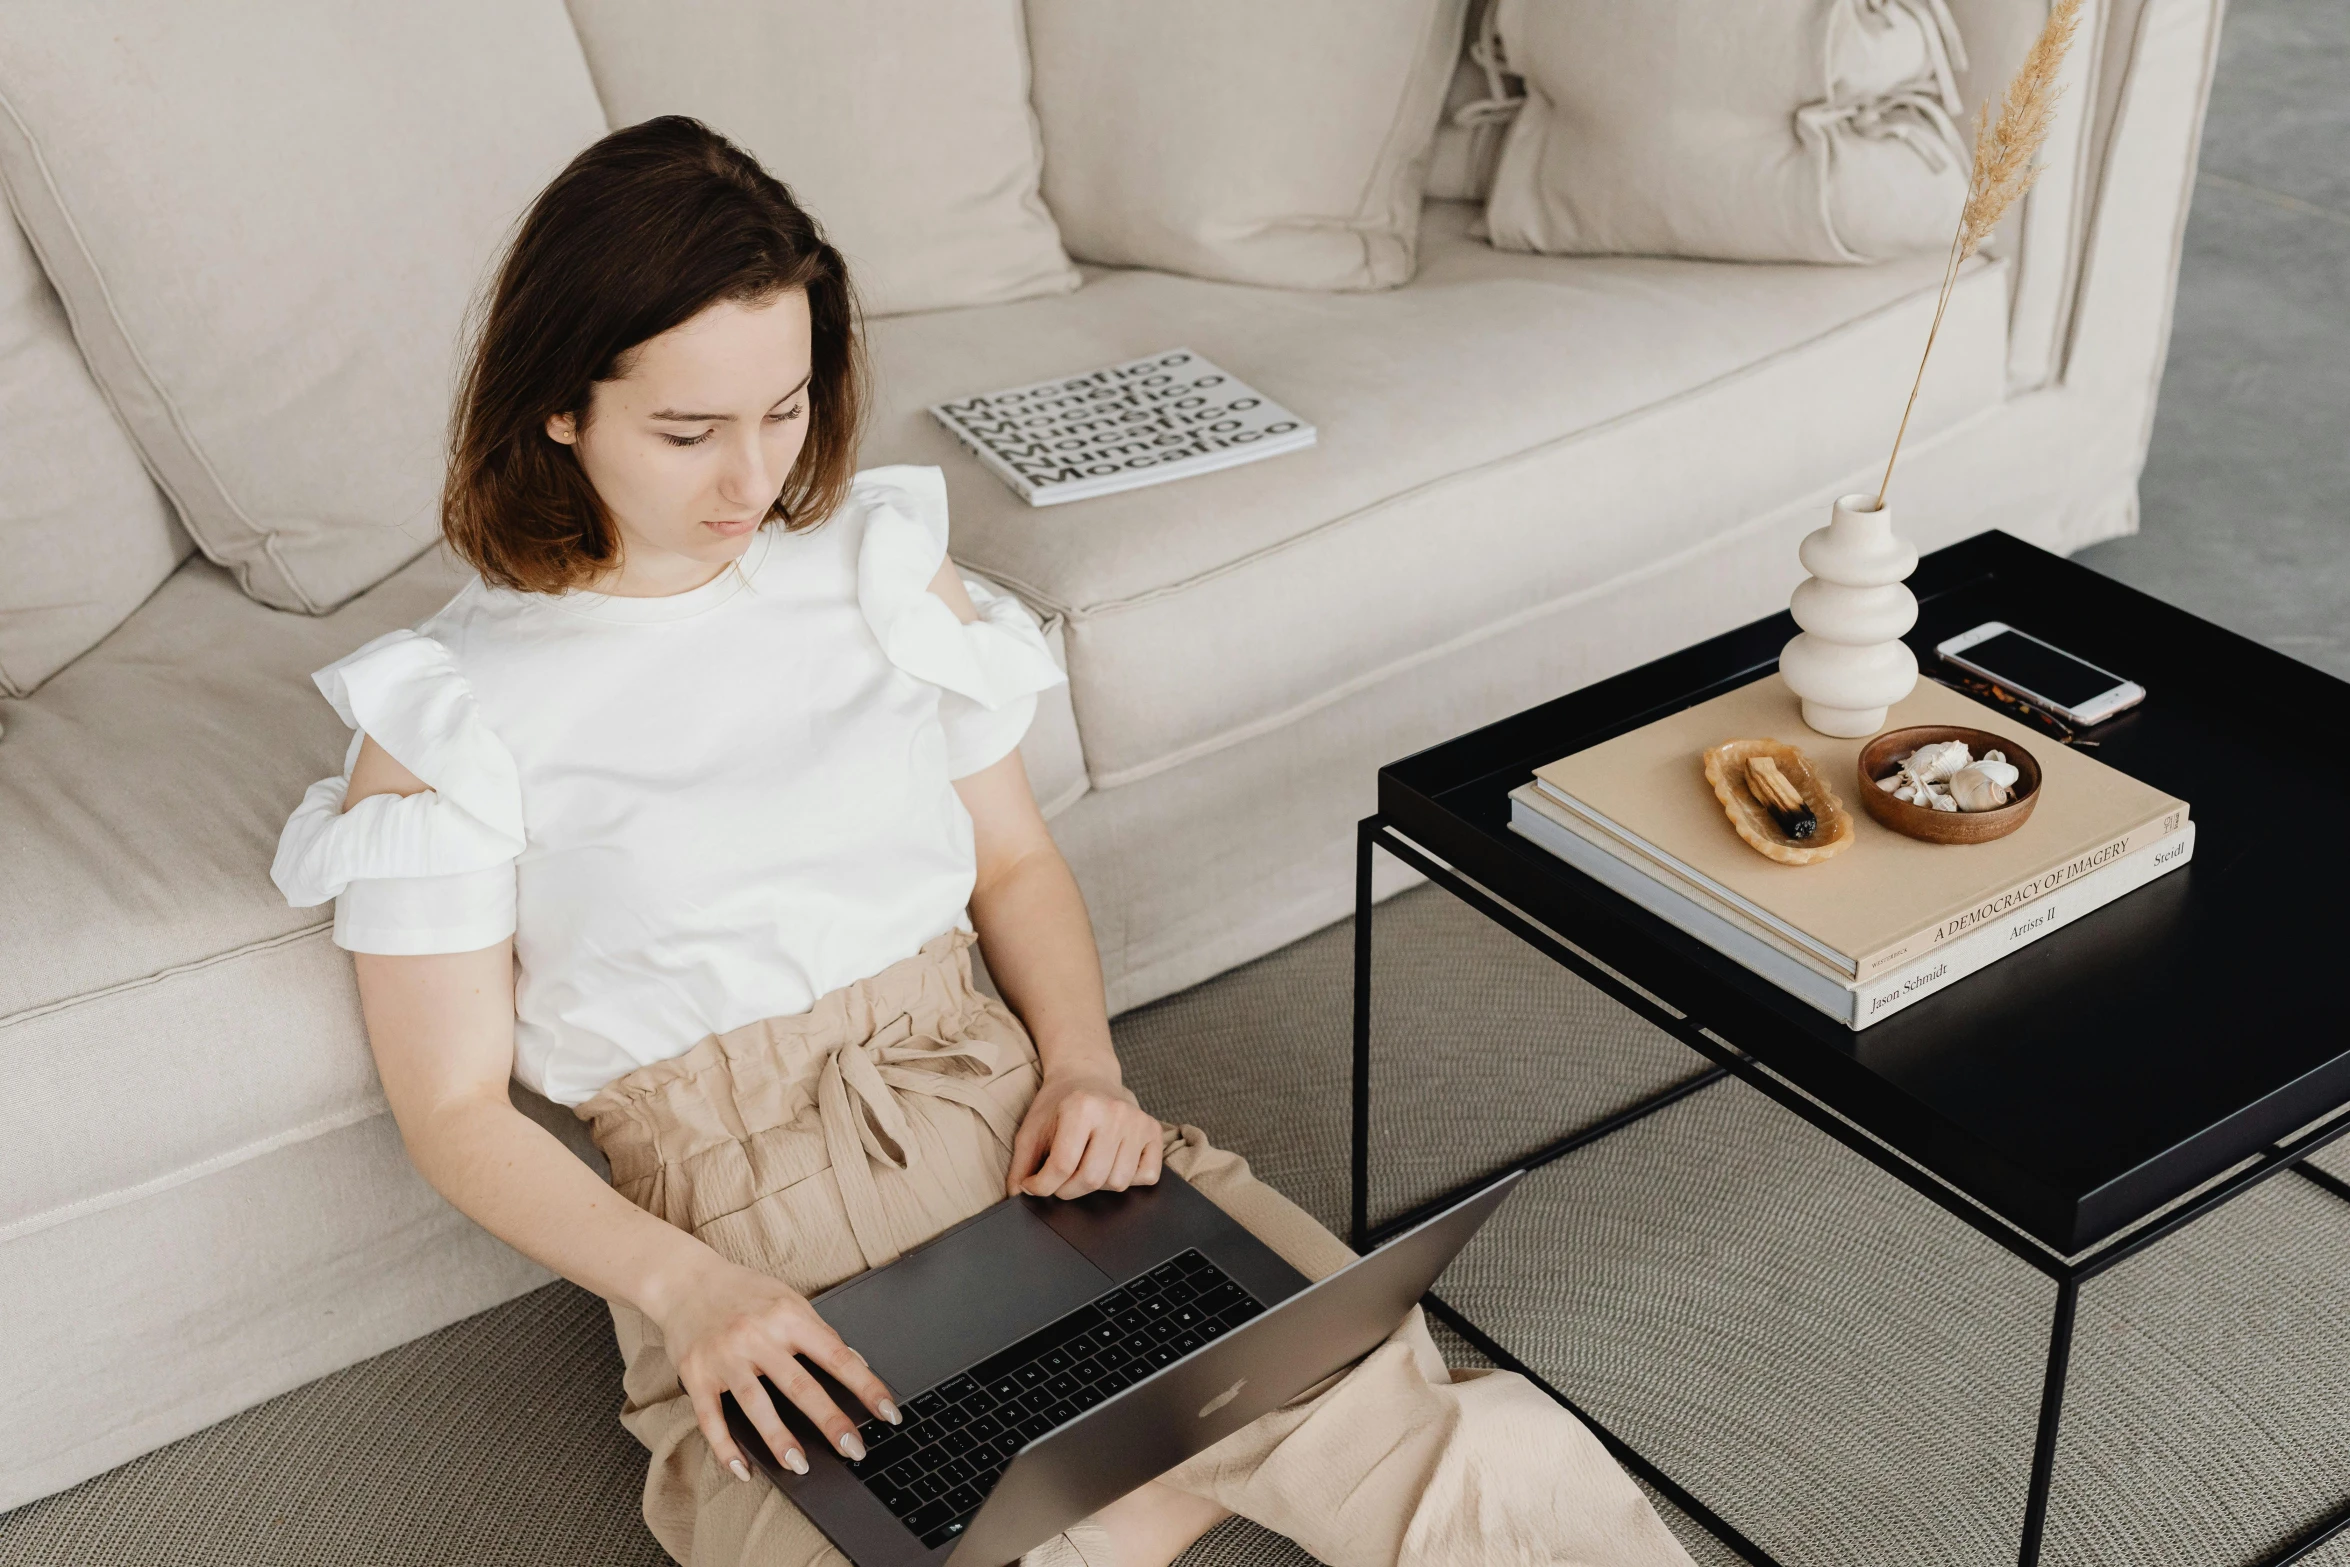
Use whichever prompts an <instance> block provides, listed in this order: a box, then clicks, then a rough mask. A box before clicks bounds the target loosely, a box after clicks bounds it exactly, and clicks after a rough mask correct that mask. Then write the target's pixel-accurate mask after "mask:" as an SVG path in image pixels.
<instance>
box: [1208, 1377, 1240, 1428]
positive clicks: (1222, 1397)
mask: <svg viewBox="0 0 2350 1567" xmlns="http://www.w3.org/2000/svg"><path fill="white" fill-rule="evenodd" d="M1246 1386H1248V1378H1246V1377H1242V1378H1241V1379H1240V1380H1239V1381H1237V1382H1235V1383H1233V1384H1232V1385H1231V1386H1230V1387H1228V1388H1226V1389H1225V1390H1224V1391H1223V1392H1221V1393H1218V1394H1217V1395H1216V1396H1215V1397H1214V1398H1211V1399H1209V1400H1208V1401H1207V1402H1206V1403H1204V1404H1202V1405H1200V1406H1199V1417H1200V1418H1201V1419H1202V1420H1205V1419H1207V1418H1208V1416H1210V1415H1212V1414H1214V1413H1215V1412H1216V1411H1217V1410H1219V1409H1222V1408H1223V1407H1224V1406H1225V1405H1226V1404H1229V1403H1231V1402H1232V1401H1233V1400H1234V1399H1236V1398H1238V1397H1239V1396H1240V1390H1241V1389H1242V1388H1244V1387H1246Z"/></svg>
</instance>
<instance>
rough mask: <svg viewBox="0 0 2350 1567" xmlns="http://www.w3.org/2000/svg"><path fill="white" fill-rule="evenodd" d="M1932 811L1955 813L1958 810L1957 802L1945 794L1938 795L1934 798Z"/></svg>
mask: <svg viewBox="0 0 2350 1567" xmlns="http://www.w3.org/2000/svg"><path fill="white" fill-rule="evenodd" d="M1934 809H1935V810H1937V811H1955V810H1957V809H1958V802H1957V801H1956V800H1953V799H1952V798H1951V797H1950V796H1948V795H1946V794H1938V795H1936V796H1934Z"/></svg>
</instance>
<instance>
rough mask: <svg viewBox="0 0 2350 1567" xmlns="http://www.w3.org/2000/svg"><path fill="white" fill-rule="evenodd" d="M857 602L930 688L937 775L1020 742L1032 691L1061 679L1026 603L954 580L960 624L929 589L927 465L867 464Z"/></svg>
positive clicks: (933, 544) (941, 484) (941, 505)
mask: <svg viewBox="0 0 2350 1567" xmlns="http://www.w3.org/2000/svg"><path fill="white" fill-rule="evenodd" d="M858 480H859V483H860V484H861V485H864V486H866V487H867V488H868V490H869V496H868V506H867V510H866V516H865V537H864V540H863V542H862V543H861V544H860V545H859V546H858V551H857V603H858V607H859V608H861V609H862V610H863V611H864V614H865V621H866V624H868V625H870V626H871V627H872V628H873V633H874V635H875V636H877V637H879V638H880V639H881V646H882V649H883V651H884V652H886V653H887V654H888V655H889V659H890V662H891V663H893V664H896V665H897V666H898V667H899V668H900V669H903V670H905V671H906V672H907V673H908V674H910V675H913V676H914V677H916V678H917V679H921V680H927V681H929V682H930V683H931V684H932V685H935V686H937V687H938V688H939V692H940V694H939V703H938V716H939V723H940V725H941V727H943V728H944V729H945V730H946V738H947V776H948V777H950V778H962V777H966V776H968V775H969V774H972V773H975V772H978V771H979V770H980V769H981V768H983V767H986V766H988V765H989V764H990V763H993V762H995V761H997V760H999V759H1001V758H1002V757H1004V756H1005V755H1007V754H1009V753H1010V751H1011V750H1012V748H1013V747H1014V746H1016V745H1018V744H1019V743H1020V739H1021V737H1022V736H1023V735H1025V734H1026V733H1027V732H1028V725H1029V721H1030V720H1031V719H1033V718H1034V717H1035V716H1036V695H1037V693H1038V692H1040V691H1044V690H1047V689H1049V688H1051V687H1053V686H1056V685H1062V684H1065V683H1066V682H1067V681H1068V678H1069V677H1068V676H1067V675H1065V674H1063V673H1062V672H1061V669H1060V666H1059V665H1058V664H1055V663H1054V662H1053V655H1052V652H1051V650H1050V649H1049V648H1048V647H1047V646H1046V645H1045V640H1044V631H1043V629H1042V628H1041V627H1039V626H1038V625H1037V623H1036V617H1035V616H1033V615H1031V614H1029V612H1028V610H1027V607H1026V606H1025V605H1023V604H1022V603H1021V602H1020V601H1019V600H1018V599H1016V598H1013V597H1012V596H1011V595H1010V594H1008V593H997V592H993V591H991V590H990V589H989V588H987V587H986V586H984V585H983V584H981V583H978V582H974V581H972V580H971V579H970V578H969V577H965V578H963V587H964V589H965V590H966V591H967V592H969V593H970V595H971V603H972V605H973V607H975V608H976V609H977V610H978V611H979V618H978V619H977V620H975V621H971V622H969V623H965V622H964V621H963V620H962V618H961V617H959V616H958V615H956V613H955V612H954V610H953V609H951V608H949V607H948V605H947V603H946V601H945V600H944V599H942V598H940V597H939V596H938V595H937V594H935V593H933V592H931V591H930V579H931V578H933V577H935V576H937V575H938V568H939V566H940V564H941V563H942V562H944V561H945V560H946V558H947V489H946V475H945V474H943V473H941V472H940V471H939V470H938V469H936V468H920V467H911V466H898V467H890V468H873V469H868V470H867V471H866V472H865V473H863V474H860V475H859V476H858Z"/></svg>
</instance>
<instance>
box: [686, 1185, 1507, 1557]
mask: <svg viewBox="0 0 2350 1567" xmlns="http://www.w3.org/2000/svg"><path fill="white" fill-rule="evenodd" d="M1524 1173H1525V1172H1524V1171H1522V1170H1513V1171H1511V1172H1510V1173H1509V1174H1507V1175H1504V1176H1502V1177H1500V1178H1499V1179H1497V1180H1495V1181H1494V1182H1493V1183H1492V1184H1490V1185H1488V1186H1486V1187H1484V1188H1482V1189H1480V1190H1479V1191H1478V1192H1476V1193H1475V1194H1474V1195H1472V1196H1470V1197H1467V1198H1464V1199H1462V1200H1461V1201H1460V1202H1458V1203H1456V1204H1454V1205H1452V1206H1451V1207H1449V1208H1447V1209H1445V1210H1444V1211H1443V1212H1441V1213H1439V1214H1437V1215H1436V1216H1435V1217H1433V1218H1430V1219H1428V1220H1426V1221H1425V1222H1423V1223H1421V1224H1419V1225H1416V1226H1414V1227H1413V1228H1412V1229H1410V1230H1408V1231H1406V1232H1404V1233H1403V1234H1401V1235H1398V1236H1396V1237H1395V1238H1394V1239H1392V1240H1390V1241H1389V1242H1388V1243H1387V1244H1386V1245H1384V1246H1382V1247H1380V1248H1379V1249H1378V1250H1376V1251H1374V1252H1371V1253H1370V1254H1368V1255H1367V1256H1364V1257H1362V1258H1359V1259H1357V1260H1356V1261H1354V1262H1352V1263H1350V1264H1348V1265H1347V1266H1346V1267H1345V1268H1342V1269H1341V1270H1339V1271H1338V1272H1336V1273H1333V1274H1331V1275H1330V1276H1329V1277H1327V1278H1325V1279H1322V1280H1321V1281H1319V1282H1308V1280H1307V1279H1306V1277H1305V1276H1304V1275H1303V1274H1301V1273H1299V1272H1298V1271H1297V1270H1296V1269H1294V1268H1292V1267H1291V1266H1289V1264H1288V1263H1286V1262H1283V1261H1282V1260H1281V1259H1280V1257H1278V1256H1277V1255H1275V1254H1274V1252H1273V1251H1272V1249H1271V1248H1269V1247H1268V1246H1266V1245H1265V1244H1264V1243H1263V1242H1262V1241H1260V1240H1258V1239H1257V1238H1256V1237H1255V1236H1253V1235H1251V1234H1250V1233H1249V1232H1248V1231H1246V1230H1244V1229H1242V1228H1241V1227H1240V1226H1239V1225H1238V1224H1237V1223H1235V1222H1234V1221H1233V1220H1232V1219H1230V1218H1229V1217H1227V1216H1226V1215H1225V1213H1224V1211H1223V1210H1222V1209H1221V1208H1218V1207H1217V1206H1216V1205H1215V1204H1214V1203H1212V1202H1210V1201H1208V1200H1207V1198H1205V1197H1203V1196H1201V1195H1200V1194H1199V1192H1198V1191H1196V1190H1195V1189H1193V1187H1192V1186H1191V1185H1190V1183H1189V1182H1187V1181H1185V1180H1184V1179H1183V1178H1182V1177H1180V1176H1178V1175H1177V1174H1175V1172H1174V1171H1172V1170H1168V1171H1164V1172H1162V1174H1161V1175H1160V1177H1159V1180H1158V1183H1157V1184H1156V1185H1153V1186H1141V1187H1135V1188H1133V1189H1132V1190H1129V1191H1125V1192H1096V1193H1094V1194H1093V1195H1091V1196H1087V1197H1080V1198H1077V1199H1075V1200H1074V1201H1069V1202H1062V1201H1057V1200H1053V1199H1042V1198H1034V1197H1018V1198H1012V1199H1009V1200H1007V1201H1004V1202H1001V1203H998V1204H996V1205H995V1206H994V1207H992V1208H989V1209H987V1210H986V1211H985V1212H982V1213H980V1214H978V1215H976V1216H975V1217H973V1218H971V1219H968V1220H966V1221H964V1222H963V1223H962V1224H959V1225H957V1226H956V1227H955V1228H953V1229H951V1230H948V1231H947V1232H945V1233H944V1234H942V1235H939V1236H937V1237H936V1238H934V1239H932V1240H931V1241H929V1242H927V1243H926V1244H924V1245H923V1246H922V1247H920V1248H919V1249H918V1250H915V1251H911V1252H908V1253H907V1254H906V1255H905V1256H903V1257H901V1258H899V1259H898V1260H897V1261H896V1262H893V1263H891V1264H890V1265H889V1266H888V1267H886V1268H876V1269H874V1270H873V1271H872V1272H870V1273H864V1274H860V1275H859V1276H858V1277H856V1278H854V1279H851V1280H849V1281H848V1282H847V1283H845V1284H842V1285H839V1286H838V1287H836V1288H834V1289H830V1290H827V1291H826V1292H825V1293H823V1294H822V1295H819V1296H817V1297H816V1298H815V1301H814V1304H815V1306H816V1309H817V1311H818V1312H819V1313H820V1314H821V1315H822V1316H823V1317H824V1319H825V1320H826V1321H827V1322H829V1323H831V1324H832V1326H833V1327H834V1328H835V1329H836V1330H837V1331H838V1332H839V1333H840V1335H841V1337H842V1338H844V1339H846V1340H847V1341H848V1342H849V1343H850V1344H851V1345H852V1346H854V1347H855V1348H856V1349H857V1350H859V1351H860V1352H861V1353H863V1354H864V1356H865V1358H866V1360H867V1361H868V1362H869V1363H870V1364H871V1365H872V1367H873V1370H874V1372H875V1373H876V1374H877V1375H878V1376H880V1378H881V1379H882V1381H884V1382H885V1383H887V1384H888V1385H889V1388H890V1390H891V1392H892V1393H894V1394H896V1395H897V1400H898V1406H899V1408H900V1410H901V1411H902V1412H903V1414H904V1417H905V1420H904V1424H903V1425H902V1426H891V1425H888V1424H886V1423H884V1422H882V1421H880V1420H876V1419H872V1418H870V1417H868V1418H867V1419H866V1420H865V1421H864V1422H863V1423H862V1424H861V1425H860V1426H859V1428H858V1434H859V1436H860V1437H861V1438H862V1440H863V1441H864V1443H865V1460H864V1462H862V1463H855V1464H852V1463H850V1462H848V1461H847V1460H846V1459H845V1458H842V1457H841V1456H840V1455H839V1454H838V1453H837V1452H835V1451H833V1449H832V1448H831V1447H830V1446H829V1445H828V1444H827V1442H826V1440H825V1438H824V1437H823V1436H822V1435H821V1434H820V1433H818V1432H817V1431H816V1429H815V1427H814V1425H813V1424H812V1423H811V1422H810V1421H808V1420H807V1418H806V1417H805V1416H803V1415H802V1414H801V1413H800V1412H799V1410H798V1408H797V1407H796V1406H794V1405H793V1404H791V1403H790V1402H788V1401H787V1400H786V1399H785V1398H784V1397H783V1396H782V1394H781V1393H780V1392H778V1391H777V1390H776V1388H775V1385H774V1384H773V1383H772V1382H768V1383H767V1384H766V1386H767V1391H768V1396H769V1397H770V1398H772V1399H773V1400H774V1402H775V1406H776V1408H777V1409H778V1410H779V1411H780V1412H781V1413H782V1414H783V1417H784V1420H785V1422H786V1424H788V1425H789V1426H790V1427H791V1429H792V1432H793V1434H794V1435H795V1436H797V1437H798V1438H799V1439H800V1443H801V1446H802V1448H803V1449H804V1450H805V1452H806V1453H807V1457H808V1463H809V1472H808V1473H807V1474H805V1475H795V1474H793V1473H792V1472H791V1471H789V1470H787V1469H785V1468H783V1467H781V1466H780V1465H779V1464H777V1463H776V1462H775V1455H774V1454H773V1453H771V1452H769V1451H768V1449H767V1443H766V1441H765V1439H764V1438H762V1437H761V1436H760V1435H759V1434H758V1432H757V1431H756V1430H755V1429H754V1428H753V1427H752V1425H751V1423H750V1421H749V1419H748V1418H747V1417H746V1416H745V1415H744V1414H743V1412H742V1410H741V1409H740V1408H739V1407H738V1406H737V1405H736V1404H735V1401H734V1397H733V1395H732V1394H726V1395H723V1400H722V1401H723V1404H724V1407H725V1411H726V1420H727V1425H728V1428H729V1429H730V1430H731V1431H732V1432H733V1433H734V1439H735V1441H736V1442H737V1443H738V1444H740V1445H741V1447H742V1449H743V1451H744V1452H745V1453H747V1454H749V1455H750V1457H751V1460H752V1461H753V1462H754V1463H755V1464H757V1465H758V1468H759V1471H760V1472H761V1473H762V1474H764V1475H765V1476H766V1477H767V1479H768V1480H769V1482H770V1483H772V1484H773V1485H775V1486H776V1487H777V1488H778V1489H780V1490H781V1491H782V1492H783V1493H784V1494H785V1495H786V1496H788V1497H789V1498H790V1499H791V1500H792V1502H793V1503H794V1505H796V1506H797V1507H799V1509H800V1510H801V1511H802V1512H804V1513H806V1514H807V1515H808V1517H809V1518H811V1519H813V1520H814V1521H815V1523H816V1526H817V1527H818V1528H820V1529H822V1530H823V1531H824V1533H825V1535H826V1536H827V1537H828V1538H830V1539H831V1541H832V1543H833V1544H834V1545H836V1546H838V1547H839V1548H840V1550H841V1553H842V1554H843V1555H845V1556H847V1557H848V1558H849V1560H851V1561H853V1562H855V1563H856V1564H857V1567H901V1564H903V1567H913V1564H932V1563H942V1562H953V1563H955V1564H956V1567H1001V1564H1003V1563H1007V1562H1013V1561H1016V1560H1018V1559H1019V1557H1020V1556H1021V1555H1022V1553H1024V1552H1026V1551H1027V1550H1029V1549H1030V1548H1031V1547H1033V1546H1035V1545H1038V1544H1041V1543H1042V1542H1043V1541H1045V1540H1048V1539H1050V1538H1052V1536H1053V1535H1055V1534H1057V1533H1059V1532H1060V1531H1061V1530H1063V1529H1065V1528H1067V1527H1068V1526H1069V1525H1070V1524H1072V1523H1074V1522H1076V1521H1077V1520H1078V1519H1080V1518H1083V1517H1085V1516H1086V1515H1087V1514H1088V1513H1091V1512H1094V1511H1096V1510H1097V1509H1099V1508H1101V1507H1103V1506H1105V1505H1107V1504H1108V1503H1110V1502H1112V1501H1115V1500H1116V1499H1117V1498H1118V1497H1121V1496H1123V1495H1125V1494H1126V1493H1127V1492H1129V1491H1131V1490H1133V1489H1135V1488H1136V1487H1137V1486H1139V1485H1141V1484H1143V1483H1144V1482H1145V1481H1147V1480H1150V1479H1152V1478H1153V1477H1155V1476H1157V1475H1161V1474H1164V1473H1165V1472H1166V1471H1167V1470H1169V1469H1172V1468H1174V1467H1175V1465H1177V1464H1179V1463H1181V1462H1182V1461H1183V1460H1184V1459H1186V1458H1189V1457H1190V1456H1191V1455H1192V1454H1194V1453H1196V1452H1198V1451H1200V1450H1201V1449H1202V1448H1205V1447H1207V1446H1209V1445H1211V1444H1213V1443H1215V1442H1216V1441H1218V1440H1220V1439H1222V1438H1223V1437H1225V1436H1227V1435H1229V1434H1230V1433H1232V1432H1234V1431H1236V1430H1238V1429H1239V1428H1240V1427H1242V1426H1244V1425H1246V1424H1248V1423H1249V1422H1250V1421H1252V1420H1254V1419H1256V1418H1257V1417H1258V1416H1259V1415H1261V1414H1264V1413H1266V1412H1267V1411H1268V1410H1272V1409H1276V1408H1278V1407H1280V1406H1281V1405H1282V1404H1285V1403H1287V1402H1288V1401H1289V1400H1290V1399H1292V1398H1295V1397H1296V1396H1297V1395H1298V1394H1300V1393H1302V1392H1304V1391H1305V1390H1306V1389H1307V1388H1309V1387H1311V1386H1313V1385H1314V1384H1315V1383H1317V1382H1319V1381H1321V1380H1322V1379H1323V1378H1325V1377H1328V1376H1330V1375H1331V1374H1333V1373H1334V1372H1337V1371H1340V1370H1342V1369H1344V1368H1345V1367H1346V1366H1348V1365H1351V1364H1352V1363H1353V1362H1354V1361H1356V1360H1359V1359H1361V1358H1362V1357H1363V1356H1364V1355H1366V1354H1368V1353H1370V1351H1371V1350H1373V1349H1374V1348H1376V1347H1377V1346H1378V1345H1379V1343H1380V1342H1381V1341H1382V1340H1383V1339H1385V1338H1386V1337H1387V1335H1388V1334H1390V1333H1392V1332H1393V1331H1394V1330H1395V1328H1396V1325H1397V1324H1398V1323H1400V1322H1402V1321H1403V1318H1404V1315H1405V1313H1407V1312H1408V1311H1410V1310H1411V1308H1412V1305H1413V1304H1414V1303H1415V1302H1416V1301H1418V1300H1419V1298H1420V1297H1421V1296H1422V1295H1424V1294H1426V1293H1427V1291H1428V1289H1429V1287H1430V1286H1431V1285H1433V1284H1434V1283H1435V1282H1436V1277H1437V1275H1438V1274H1440V1273H1442V1272H1443V1271H1444V1269H1445V1267H1446V1266H1447V1265H1448V1264H1450V1263H1451V1261H1452V1259H1453V1257H1454V1256H1455V1255H1456V1254H1457V1253H1458V1252H1459V1251H1460V1249H1461V1248H1462V1247H1463V1246H1464V1245H1466V1244H1467V1243H1468V1240H1469V1237H1470V1236H1471V1235H1473V1234H1475V1233H1476V1232H1477V1228H1478V1226H1479V1225H1481V1224H1483V1223H1484V1222H1485V1220H1486V1219H1487V1218H1488V1217H1490V1216H1491V1215H1492V1213H1493V1210H1494V1209H1495V1208H1496V1207H1498V1206H1499V1205H1500V1203H1501V1201H1502V1199H1503V1198H1504V1197H1505V1196H1507V1195H1508V1194H1509V1192H1510V1190H1511V1188H1512V1187H1513V1186H1514V1185H1515V1184H1516V1183H1517V1181H1518V1180H1519V1179H1520V1178H1521V1177H1522V1176H1523V1175H1524ZM811 1369H813V1368H811ZM815 1375H816V1378H817V1380H818V1381H819V1382H820V1383H822V1384H823V1386H824V1389H825V1391H826V1392H827V1393H828V1394H830V1395H831V1397H832V1399H833V1401H834V1402H835V1403H836V1404H838V1405H839V1406H840V1407H841V1409H842V1410H844V1411H846V1412H848V1413H850V1414H852V1415H854V1414H858V1413H862V1406H861V1405H860V1404H859V1403H858V1402H857V1401H856V1399H855V1397H854V1396H853V1395H851V1394H850V1393H849V1392H848V1390H847V1389H845V1388H843V1387H841V1386H840V1385H839V1384H838V1383H836V1382H834V1381H833V1380H832V1379H831V1378H830V1377H828V1376H826V1375H825V1374H824V1373H823V1372H822V1371H820V1370H819V1371H816V1372H815ZM763 1380H764V1379H763ZM910 1390H914V1391H911V1392H910ZM909 1392H910V1396H909Z"/></svg>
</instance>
